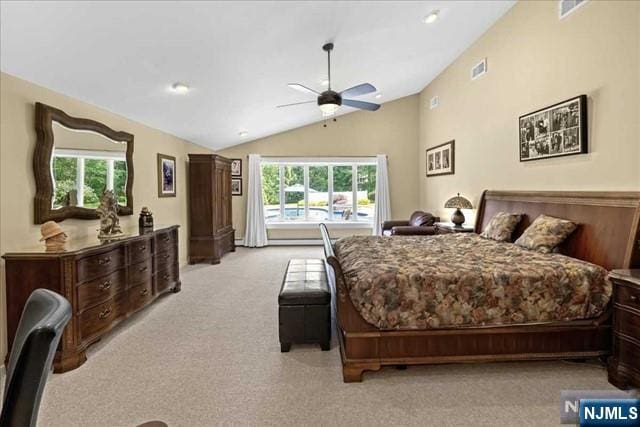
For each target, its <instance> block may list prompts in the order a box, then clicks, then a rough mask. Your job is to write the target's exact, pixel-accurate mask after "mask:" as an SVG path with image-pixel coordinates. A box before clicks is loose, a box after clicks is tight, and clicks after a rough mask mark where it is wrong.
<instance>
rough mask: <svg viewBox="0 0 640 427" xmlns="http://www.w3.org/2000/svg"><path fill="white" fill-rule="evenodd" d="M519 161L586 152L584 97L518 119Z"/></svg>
mask: <svg viewBox="0 0 640 427" xmlns="http://www.w3.org/2000/svg"><path fill="white" fill-rule="evenodd" d="M518 126H519V129H520V141H519V151H520V161H521V162H528V161H530V160H539V159H546V158H549V157H560V156H571V155H573V154H584V153H587V152H588V146H587V95H580V96H576V97H575V98H571V99H567V100H566V101H562V102H559V103H557V104H554V105H552V106H550V107H546V108H543V109H541V110H538V111H534V112H533V113H529V114H526V115H524V116H520V118H519V122H518Z"/></svg>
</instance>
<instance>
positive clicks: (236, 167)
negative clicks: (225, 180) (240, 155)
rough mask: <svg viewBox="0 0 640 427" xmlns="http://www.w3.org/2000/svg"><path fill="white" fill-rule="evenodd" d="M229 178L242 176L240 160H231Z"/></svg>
mask: <svg viewBox="0 0 640 427" xmlns="http://www.w3.org/2000/svg"><path fill="white" fill-rule="evenodd" d="M231 176H242V159H231Z"/></svg>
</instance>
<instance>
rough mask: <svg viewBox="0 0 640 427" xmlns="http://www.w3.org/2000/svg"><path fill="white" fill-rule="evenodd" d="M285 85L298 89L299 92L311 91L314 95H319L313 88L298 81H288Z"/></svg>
mask: <svg viewBox="0 0 640 427" xmlns="http://www.w3.org/2000/svg"><path fill="white" fill-rule="evenodd" d="M287 86H289V87H290V88H291V89H295V90H298V91H300V92H304V93H312V94H314V95H320V92H316V91H315V90H313V89H309V88H308V87H306V86H304V85H301V84H298V83H289V84H288V85H287Z"/></svg>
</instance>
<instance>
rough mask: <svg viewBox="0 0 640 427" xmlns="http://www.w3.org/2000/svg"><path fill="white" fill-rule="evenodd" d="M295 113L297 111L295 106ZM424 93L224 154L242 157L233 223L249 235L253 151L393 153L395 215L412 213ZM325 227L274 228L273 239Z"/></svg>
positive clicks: (313, 232)
mask: <svg viewBox="0 0 640 427" xmlns="http://www.w3.org/2000/svg"><path fill="white" fill-rule="evenodd" d="M291 114H295V111H294V109H292V111H291ZM417 141H418V96H417V95H413V96H408V97H405V98H401V99H399V100H396V101H392V102H388V103H385V104H383V106H382V108H380V110H378V111H377V112H375V113H371V112H367V111H361V112H354V113H351V114H348V115H345V116H342V117H338V121H337V122H329V123H328V124H327V127H326V128H324V127H322V124H320V123H316V124H313V125H309V126H305V127H302V128H298V129H294V130H291V131H288V132H284V133H280V134H277V135H273V136H270V137H267V138H263V139H258V140H256V141H252V142H248V143H246V144H242V145H236V146H234V147H231V148H228V149H226V150H222V151H220V153H219V154H221V155H223V156H225V157H229V158H241V159H242V166H243V171H242V173H243V176H242V178H243V180H242V184H243V185H244V189H243V196H242V197H240V196H238V197H234V198H233V224H234V226H235V227H236V237H237V238H239V237H242V236H244V228H245V214H246V190H247V188H246V187H247V178H248V173H247V166H248V164H247V155H248V154H260V155H263V156H325V157H327V156H374V155H376V154H386V155H387V156H388V158H389V188H390V192H391V215H392V216H393V217H395V218H406V217H408V216H409V215H410V214H411V212H412V211H413V210H415V209H416V208H417V207H418V200H417V193H416V188H417V185H418V165H417V164H416V161H415V158H416V154H417V146H418V143H417ZM344 233H351V234H355V233H367V234H370V233H371V231H370V230H368V231H367V230H362V229H359V230H353V229H350V230H344V229H340V230H337V229H336V230H335V232H334V233H332V234H333V235H336V236H338V235H343V234H344ZM317 237H319V231H318V230H317V229H316V228H313V229H310V230H269V238H271V239H288V238H317Z"/></svg>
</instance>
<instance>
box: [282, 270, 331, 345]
mask: <svg viewBox="0 0 640 427" xmlns="http://www.w3.org/2000/svg"><path fill="white" fill-rule="evenodd" d="M278 305H279V309H278V310H279V319H280V351H282V352H287V351H289V350H290V349H291V344H305V343H319V344H320V348H322V350H324V351H327V350H329V348H330V346H329V343H330V341H331V291H330V290H329V283H328V282H327V273H326V270H325V267H324V260H322V259H292V260H290V261H289V265H288V266H287V272H286V273H285V276H284V280H283V282H282V287H281V288H280V294H279V295H278Z"/></svg>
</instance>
